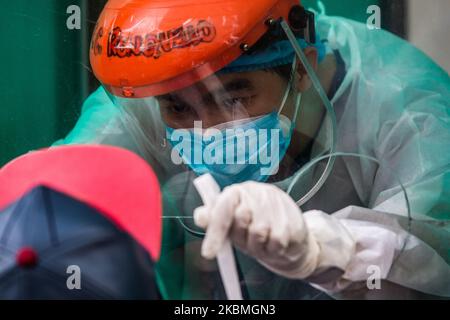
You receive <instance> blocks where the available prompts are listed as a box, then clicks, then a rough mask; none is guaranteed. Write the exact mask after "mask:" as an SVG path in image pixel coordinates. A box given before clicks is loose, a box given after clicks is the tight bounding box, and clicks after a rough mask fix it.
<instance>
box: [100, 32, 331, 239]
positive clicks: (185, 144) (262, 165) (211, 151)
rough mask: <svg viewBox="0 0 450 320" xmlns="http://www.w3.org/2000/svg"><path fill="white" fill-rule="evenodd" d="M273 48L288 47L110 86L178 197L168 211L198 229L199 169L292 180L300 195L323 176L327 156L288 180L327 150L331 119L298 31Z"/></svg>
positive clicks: (224, 178) (221, 176) (137, 145)
mask: <svg viewBox="0 0 450 320" xmlns="http://www.w3.org/2000/svg"><path fill="white" fill-rule="evenodd" d="M287 28H288V27H287ZM287 30H289V29H287ZM289 31H290V30H289ZM302 41H303V40H302ZM303 42H304V41H303ZM293 44H295V45H296V46H298V48H296V47H294V46H293ZM272 50H278V51H279V50H284V51H286V52H288V54H286V55H285V56H284V57H282V62H280V61H278V62H277V64H275V67H272V66H271V63H270V62H269V63H267V62H266V63H265V64H264V63H260V64H259V65H257V64H255V65H251V66H249V65H245V66H233V65H232V66H231V67H226V68H224V69H222V70H220V71H219V72H216V73H214V74H213V75H210V76H209V77H207V78H205V79H203V80H201V81H198V82H196V83H194V84H193V85H191V86H188V87H185V88H181V89H178V90H174V91H170V92H167V93H165V94H162V95H157V96H152V97H147V98H140V99H136V98H124V97H118V96H115V95H112V94H109V95H110V97H111V99H112V101H113V102H114V104H115V105H116V106H118V108H119V109H120V111H121V114H122V116H121V117H120V118H121V119H120V121H121V122H122V124H121V126H122V128H123V130H124V131H126V132H127V134H128V135H129V136H130V138H131V139H130V140H132V141H133V144H134V149H135V150H137V152H138V153H139V154H140V155H141V156H143V157H144V158H145V159H146V160H147V161H148V162H149V163H150V164H151V165H152V166H153V167H154V168H156V171H157V172H158V173H159V175H160V176H159V178H160V181H161V182H162V186H163V187H164V188H165V189H166V190H167V194H168V195H169V196H171V197H172V196H173V197H174V198H175V199H176V202H177V203H182V204H183V206H182V207H180V212H178V213H177V214H172V213H170V214H168V216H169V215H173V216H179V217H182V218H180V219H182V220H185V223H184V224H185V225H189V226H191V227H192V228H193V229H196V228H195V226H194V225H193V220H192V211H193V210H192V209H193V208H195V205H198V204H199V203H197V200H198V197H197V195H196V192H195V190H194V189H193V188H192V187H193V186H192V181H193V180H194V179H195V177H197V176H200V175H202V174H205V173H210V174H211V175H212V176H213V177H214V178H215V180H216V182H217V183H218V184H219V185H220V187H221V188H225V187H226V186H229V185H232V184H235V183H240V182H245V181H249V180H253V181H260V182H268V183H275V184H277V185H278V186H279V187H280V188H282V189H284V190H288V189H289V188H291V189H292V193H291V194H292V196H293V198H294V199H295V200H296V201H298V202H299V203H301V202H306V201H307V199H308V198H310V197H311V195H312V194H313V193H314V192H315V191H316V190H318V189H319V188H320V185H321V184H323V182H324V181H325V180H326V176H327V175H328V173H329V170H330V168H331V166H332V162H333V160H332V159H325V160H323V161H321V162H320V166H319V165H318V166H316V168H315V170H314V174H313V175H309V176H308V177H302V179H299V178H297V181H296V182H295V184H296V185H298V186H299V187H296V188H293V187H292V186H291V184H292V182H293V180H292V179H293V177H294V176H295V173H296V172H297V171H299V170H300V168H302V167H303V166H304V165H305V164H306V163H308V162H309V161H311V160H312V159H314V158H316V157H318V156H324V155H326V154H328V153H330V152H331V151H332V150H333V144H334V135H335V132H334V131H335V120H334V113H333V111H332V108H331V103H330V102H329V99H328V97H327V95H326V93H324V92H322V93H321V92H319V91H318V90H317V88H321V90H323V89H322V84H321V83H320V81H319V80H318V79H317V76H315V79H314V80H313V79H311V76H310V75H309V72H313V74H314V71H313V69H312V66H310V65H309V63H308V60H307V58H306V56H304V54H303V49H302V48H301V46H300V41H299V39H296V38H295V37H294V38H293V41H292V39H289V38H287V37H286V39H285V40H284V41H282V43H281V44H279V45H278V46H277V47H275V49H272ZM296 51H299V53H301V54H303V57H301V56H298V53H297V52H296ZM269 54H270V55H272V56H274V55H275V54H277V55H279V52H275V53H273V52H271V53H269ZM256 55H258V53H256ZM246 58H247V59H251V58H252V56H251V55H250V54H249V55H248V57H246ZM314 59H316V58H315V57H314V58H312V60H314ZM280 63H282V64H280ZM305 63H308V66H306V65H305ZM272 65H273V63H272ZM314 75H315V74H314ZM314 81H315V83H314ZM324 99H325V102H324ZM300 186H301V187H300ZM193 200H196V201H193ZM185 203H189V205H188V206H187V207H186V206H185V205H184V204H185ZM197 231H198V232H201V230H197Z"/></svg>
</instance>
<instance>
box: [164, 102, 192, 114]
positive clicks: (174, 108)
mask: <svg viewBox="0 0 450 320" xmlns="http://www.w3.org/2000/svg"><path fill="white" fill-rule="evenodd" d="M168 109H169V111H170V112H171V113H177V114H179V113H188V112H191V107H189V106H188V105H186V104H172V105H170V106H169V108H168Z"/></svg>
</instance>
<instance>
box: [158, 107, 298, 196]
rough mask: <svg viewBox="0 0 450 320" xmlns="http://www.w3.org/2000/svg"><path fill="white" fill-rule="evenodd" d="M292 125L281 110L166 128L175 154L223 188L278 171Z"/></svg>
mask: <svg viewBox="0 0 450 320" xmlns="http://www.w3.org/2000/svg"><path fill="white" fill-rule="evenodd" d="M293 127H294V126H293V125H292V123H291V121H290V120H289V119H288V118H287V117H286V116H284V115H280V114H279V113H278V112H272V113H270V114H267V115H265V116H261V117H258V118H251V119H246V120H238V121H232V122H228V123H225V124H222V125H219V126H217V127H213V128H209V129H206V130H202V129H201V128H194V129H188V130H175V129H173V128H169V127H167V128H166V134H167V139H168V141H169V142H170V144H171V145H172V147H173V151H172V152H173V153H176V154H177V155H179V156H180V157H181V159H182V160H183V162H184V163H185V164H186V165H188V166H189V167H190V168H191V169H192V170H193V171H194V172H195V173H196V174H198V175H202V174H205V173H210V174H211V175H212V176H213V177H214V178H215V179H216V181H217V182H218V184H219V185H220V186H221V187H222V188H223V187H225V186H228V185H231V184H234V183H239V182H244V181H248V180H253V181H266V180H267V179H268V178H269V177H270V176H271V175H274V174H276V172H277V171H278V167H279V164H280V162H281V160H282V159H283V157H284V156H285V154H286V151H287V149H288V147H289V144H290V141H291V137H292V131H293Z"/></svg>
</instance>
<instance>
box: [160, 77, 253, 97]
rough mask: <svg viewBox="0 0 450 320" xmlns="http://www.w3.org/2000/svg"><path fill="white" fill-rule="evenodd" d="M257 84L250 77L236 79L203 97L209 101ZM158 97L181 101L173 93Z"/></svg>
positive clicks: (248, 88) (251, 87)
mask: <svg viewBox="0 0 450 320" xmlns="http://www.w3.org/2000/svg"><path fill="white" fill-rule="evenodd" d="M254 89H255V86H254V85H253V83H252V82H251V81H250V80H248V79H244V78H240V79H234V80H231V81H230V82H228V83H226V84H224V85H223V87H221V88H219V89H217V90H214V91H213V92H208V93H207V94H205V95H204V96H203V97H204V98H203V100H204V101H209V100H210V99H212V97H213V96H217V95H223V94H227V93H230V92H236V91H244V90H254ZM157 99H158V100H159V99H161V100H165V101H169V102H177V101H180V99H179V98H178V97H175V96H174V95H173V94H170V93H169V94H164V95H161V96H158V97H157Z"/></svg>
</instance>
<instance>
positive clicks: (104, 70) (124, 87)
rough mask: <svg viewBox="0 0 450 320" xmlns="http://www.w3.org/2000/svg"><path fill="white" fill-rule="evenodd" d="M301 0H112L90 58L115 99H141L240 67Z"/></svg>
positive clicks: (290, 15) (99, 28) (106, 8)
mask: <svg viewBox="0 0 450 320" xmlns="http://www.w3.org/2000/svg"><path fill="white" fill-rule="evenodd" d="M293 8H296V9H297V12H298V9H299V8H300V9H302V8H301V7H299V0H257V1H254V2H253V1H252V2H247V1H243V0H110V1H109V2H108V3H107V4H106V6H105V8H104V10H103V12H102V14H101V16H100V18H99V21H98V23H97V26H96V28H95V31H94V35H93V39H92V45H91V53H90V59H91V64H92V68H93V70H94V73H95V75H96V77H97V78H98V79H99V80H100V82H101V83H102V84H103V85H104V86H105V88H106V89H107V90H108V91H109V92H111V93H112V94H114V95H116V96H120V97H128V98H143V97H150V96H156V95H161V94H165V93H167V92H170V91H174V90H178V89H181V88H184V87H187V86H189V85H192V84H193V83H195V82H197V81H200V80H202V79H204V78H206V77H208V76H210V75H211V74H213V73H215V72H217V71H218V70H220V69H222V68H223V67H225V66H226V65H228V64H229V63H231V62H232V61H234V60H236V59H237V58H238V57H239V56H240V55H241V54H242V53H243V52H245V51H246V50H247V49H248V48H249V47H251V46H252V45H253V44H255V43H256V42H257V41H258V39H260V38H261V37H262V36H263V35H264V34H265V33H266V32H267V31H268V28H269V27H270V23H271V22H273V21H276V20H278V19H280V18H283V19H285V20H286V21H289V20H290V18H291V20H292V13H293Z"/></svg>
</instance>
